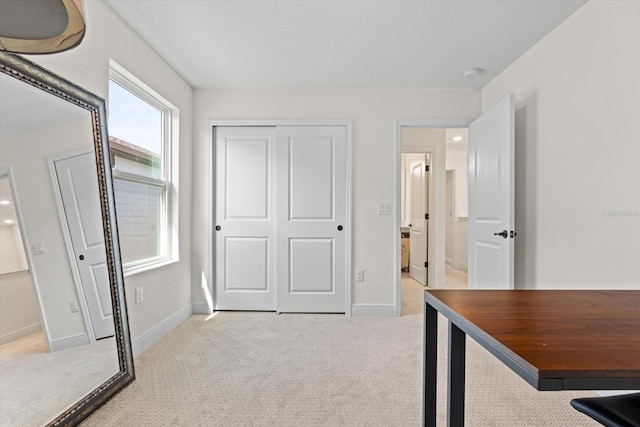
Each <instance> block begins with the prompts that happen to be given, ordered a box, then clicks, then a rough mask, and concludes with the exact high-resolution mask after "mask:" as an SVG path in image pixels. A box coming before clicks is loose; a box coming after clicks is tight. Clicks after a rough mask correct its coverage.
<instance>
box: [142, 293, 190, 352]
mask: <svg viewBox="0 0 640 427" xmlns="http://www.w3.org/2000/svg"><path fill="white" fill-rule="evenodd" d="M191 314H193V309H192V307H191V304H188V305H186V306H184V307H183V308H181V309H180V310H178V311H176V312H175V313H173V314H172V315H170V316H168V317H167V318H165V319H164V320H163V321H161V322H160V323H158V324H157V325H156V326H154V327H153V328H151V329H149V330H148V331H146V332H145V333H143V334H142V335H140V336H139V337H137V338H135V339H134V340H133V356H134V357H138V356H139V355H141V354H142V353H143V352H144V351H145V350H146V349H148V348H149V347H151V346H152V345H153V344H155V343H156V342H158V341H160V339H161V338H162V337H164V336H165V335H166V334H168V333H169V332H171V331H172V330H173V329H175V328H176V327H177V326H178V325H180V324H181V323H182V322H184V321H185V320H187V319H188V318H189V317H191Z"/></svg>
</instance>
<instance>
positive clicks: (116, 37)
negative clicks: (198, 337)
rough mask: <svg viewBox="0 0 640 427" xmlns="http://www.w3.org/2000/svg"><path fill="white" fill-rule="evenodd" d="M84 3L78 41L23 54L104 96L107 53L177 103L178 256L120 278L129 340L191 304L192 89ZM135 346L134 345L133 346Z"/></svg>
mask: <svg viewBox="0 0 640 427" xmlns="http://www.w3.org/2000/svg"><path fill="white" fill-rule="evenodd" d="M85 9H86V12H87V35H86V37H85V39H84V40H83V42H82V44H80V46H78V47H77V48H74V49H72V50H69V51H67V52H62V53H58V54H54V55H43V56H31V57H29V59H30V60H32V61H34V62H37V63H39V64H41V65H42V66H44V67H45V68H48V69H50V70H52V71H53V72H55V73H57V74H59V75H61V76H62V77H64V78H66V79H68V80H70V81H72V82H74V83H76V84H78V85H79V86H82V87H84V88H85V89H87V90H89V91H91V92H93V93H95V94H96V95H98V96H101V97H103V98H105V99H106V98H107V95H108V79H109V58H112V59H113V60H115V61H116V62H117V63H118V64H120V65H121V66H123V67H124V68H125V69H127V70H128V71H130V72H131V73H133V74H134V75H135V76H136V77H138V78H139V79H140V80H142V81H143V82H144V83H146V84H147V85H148V86H150V87H151V88H152V89H153V90H155V91H156V92H158V93H159V94H160V95H162V96H163V97H164V98H166V99H167V100H168V101H170V102H171V103H172V104H173V105H175V106H176V107H178V108H179V109H180V129H179V133H180V141H179V143H177V144H175V146H174V153H173V154H174V160H176V159H177V158H179V165H178V164H175V165H174V169H178V170H179V179H178V180H177V181H176V182H175V190H176V191H175V192H174V201H175V202H176V203H178V212H177V213H178V215H179V220H180V225H179V249H180V253H179V257H180V261H179V262H176V263H173V264H170V265H166V266H164V267H160V268H157V269H154V270H151V271H147V272H143V273H139V274H137V275H134V276H130V277H127V278H126V279H125V287H126V293H127V306H128V310H129V320H130V326H131V333H132V338H133V341H134V343H135V342H136V340H140V339H143V338H145V337H149V336H157V334H152V332H153V331H154V329H155V328H157V327H158V326H159V325H160V324H161V323H162V322H164V321H165V320H167V319H169V318H170V317H171V316H174V315H176V316H177V317H184V315H188V314H190V310H191V308H190V306H191V287H190V284H191V269H190V264H191V224H190V221H189V218H190V217H191V130H192V122H191V107H192V90H191V88H190V87H189V85H188V84H187V83H186V82H185V81H184V80H183V79H182V78H181V77H180V76H179V75H178V74H177V73H176V72H175V71H174V70H173V69H172V68H171V67H169V66H168V65H167V64H166V63H165V62H164V60H162V59H161V58H160V57H159V56H158V55H157V54H156V53H155V51H153V50H152V49H151V48H150V47H149V46H148V45H146V44H145V43H144V42H143V41H142V40H141V39H140V38H139V37H138V36H137V35H136V34H135V33H134V32H133V31H132V30H131V29H130V28H129V27H127V26H126V25H125V24H124V23H123V22H122V21H121V20H120V19H119V18H118V17H117V16H116V15H115V14H114V13H113V12H112V11H111V9H110V8H109V7H108V6H106V5H105V4H104V3H103V2H102V1H100V0H92V1H90V2H85ZM177 154H179V156H178V155H177ZM139 286H142V287H143V288H144V302H143V303H142V304H139V305H136V304H134V302H135V298H134V292H135V288H136V287H139ZM175 318H176V317H174V319H175ZM145 342H147V343H149V342H150V341H149V340H145ZM141 348H142V347H140V346H139V345H138V349H141Z"/></svg>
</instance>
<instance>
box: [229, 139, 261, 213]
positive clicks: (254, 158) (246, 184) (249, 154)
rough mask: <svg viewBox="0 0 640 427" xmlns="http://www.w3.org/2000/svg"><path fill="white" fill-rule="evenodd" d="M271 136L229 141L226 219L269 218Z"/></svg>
mask: <svg viewBox="0 0 640 427" xmlns="http://www.w3.org/2000/svg"><path fill="white" fill-rule="evenodd" d="M269 144H270V140H269V139H268V138H265V137H262V138H232V137H229V138H228V139H227V140H226V141H225V146H224V154H225V156H226V158H225V159H224V165H223V166H224V168H225V176H224V182H225V196H226V200H225V208H226V209H225V219H227V220H229V219H263V220H268V219H269V196H270V194H269V193H270V191H269V181H270V179H269V177H270V175H269V174H270V170H269V169H270V168H269Z"/></svg>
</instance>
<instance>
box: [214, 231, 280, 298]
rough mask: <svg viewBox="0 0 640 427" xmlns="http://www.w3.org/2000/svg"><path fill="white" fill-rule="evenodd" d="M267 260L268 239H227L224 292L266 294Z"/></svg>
mask: <svg viewBox="0 0 640 427" xmlns="http://www.w3.org/2000/svg"><path fill="white" fill-rule="evenodd" d="M269 258H270V257H269V238H266V237H263V238H251V237H249V238H246V237H245V238H238V237H227V238H226V239H225V261H226V265H225V272H226V276H225V290H226V291H264V292H268V291H269ZM247 266H251V268H247Z"/></svg>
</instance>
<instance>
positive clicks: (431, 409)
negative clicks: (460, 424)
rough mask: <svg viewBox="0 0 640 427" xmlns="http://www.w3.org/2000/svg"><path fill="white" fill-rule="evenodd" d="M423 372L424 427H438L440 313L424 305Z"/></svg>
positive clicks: (426, 304)
mask: <svg viewBox="0 0 640 427" xmlns="http://www.w3.org/2000/svg"><path fill="white" fill-rule="evenodd" d="M423 358H424V359H423V366H422V372H423V375H424V378H423V381H424V390H423V395H422V399H423V400H422V425H423V426H424V427H436V382H437V378H436V374H437V372H438V312H437V311H436V309H435V308H433V307H431V306H430V305H429V304H428V303H426V302H425V304H424V355H423Z"/></svg>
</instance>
